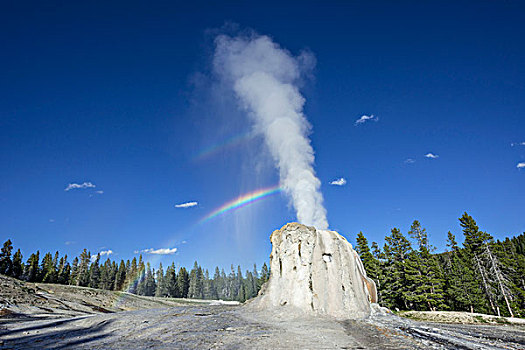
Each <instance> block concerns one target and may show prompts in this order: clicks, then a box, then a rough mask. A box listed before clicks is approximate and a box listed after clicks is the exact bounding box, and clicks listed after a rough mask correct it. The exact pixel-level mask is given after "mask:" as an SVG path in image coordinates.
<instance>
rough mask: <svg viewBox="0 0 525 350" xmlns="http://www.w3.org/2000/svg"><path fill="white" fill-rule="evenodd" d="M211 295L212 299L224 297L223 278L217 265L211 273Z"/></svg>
mask: <svg viewBox="0 0 525 350" xmlns="http://www.w3.org/2000/svg"><path fill="white" fill-rule="evenodd" d="M213 295H214V297H213V299H221V298H224V280H223V279H222V277H221V273H220V270H219V267H218V266H217V267H215V274H214V275H213Z"/></svg>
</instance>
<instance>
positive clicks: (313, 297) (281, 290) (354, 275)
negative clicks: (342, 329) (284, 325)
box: [252, 223, 377, 319]
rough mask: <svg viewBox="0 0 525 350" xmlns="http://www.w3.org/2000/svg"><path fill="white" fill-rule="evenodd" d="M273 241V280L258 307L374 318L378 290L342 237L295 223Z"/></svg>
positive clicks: (284, 229) (278, 233)
mask: <svg viewBox="0 0 525 350" xmlns="http://www.w3.org/2000/svg"><path fill="white" fill-rule="evenodd" d="M270 241H271V242H272V253H271V255H270V271H271V272H270V279H269V281H268V282H267V283H266V284H265V285H264V286H263V288H262V289H261V291H260V293H259V296H258V297H257V298H256V299H255V300H254V301H253V302H252V304H253V305H254V306H255V307H257V308H264V309H275V308H280V309H283V311H284V310H289V311H290V312H293V311H294V310H295V311H302V312H307V313H314V314H323V315H330V316H333V317H335V318H338V319H357V318H364V317H367V316H369V315H370V313H371V302H376V299H377V292H376V286H375V284H374V282H373V281H372V280H371V279H369V278H367V277H366V272H365V270H364V268H363V264H362V262H361V259H360V258H359V256H358V255H357V253H356V251H355V250H354V249H353V248H352V245H351V244H350V243H349V242H348V241H347V240H346V239H345V238H344V237H343V236H341V235H340V234H339V233H337V232H335V231H328V230H317V229H316V228H315V227H310V226H305V225H301V224H297V223H290V224H286V225H285V226H283V227H282V228H281V229H280V230H276V231H274V232H273V233H272V235H271V236H270Z"/></svg>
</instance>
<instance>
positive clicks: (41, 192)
mask: <svg viewBox="0 0 525 350" xmlns="http://www.w3.org/2000/svg"><path fill="white" fill-rule="evenodd" d="M2 8H3V10H2V11H0V12H1V14H0V29H1V30H0V43H1V47H2V55H1V56H0V63H1V66H2V79H0V96H1V97H0V101H1V102H0V119H1V122H0V123H1V124H0V135H1V140H0V142H1V153H0V160H1V164H2V172H1V175H0V176H1V184H0V238H1V239H2V242H3V241H5V240H6V239H7V238H11V239H12V240H13V241H14V245H15V247H19V248H21V249H22V251H23V253H24V260H25V259H26V258H27V257H28V255H29V253H31V252H33V251H35V250H37V249H40V251H41V252H42V251H55V250H59V251H60V252H61V253H67V254H68V255H70V256H75V255H78V254H79V253H80V251H81V249H82V248H84V247H86V248H88V249H89V250H90V251H91V252H92V253H96V252H99V251H104V250H106V251H107V250H111V251H112V252H113V253H112V254H111V256H110V257H111V258H112V259H117V260H120V259H129V258H132V257H133V256H137V255H136V254H134V252H135V251H140V250H145V249H151V248H153V249H154V250H155V249H168V248H169V249H173V248H177V252H176V253H175V254H170V255H159V254H151V253H149V254H148V253H146V252H145V253H144V256H145V257H146V259H147V260H148V261H151V262H152V263H154V264H156V263H158V262H159V261H162V262H163V263H167V262H171V261H175V262H176V264H179V265H183V266H191V265H192V263H193V261H194V260H195V259H197V260H198V261H199V262H200V263H201V264H202V265H204V266H205V267H208V268H212V267H214V266H215V265H219V266H221V267H226V268H227V267H228V266H229V265H230V264H231V263H233V264H235V265H237V264H241V265H242V266H243V267H244V268H251V265H252V264H253V263H257V264H258V265H260V264H262V262H264V261H268V255H269V253H270V243H269V235H270V233H271V232H272V230H274V229H278V228H280V227H281V226H282V225H283V224H285V223H286V222H290V221H294V220H295V213H294V211H293V209H292V208H291V207H290V206H289V201H288V199H287V198H286V197H285V196H284V195H282V194H274V195H272V196H269V197H267V198H265V199H263V200H260V201H258V202H256V203H254V204H252V205H249V206H246V207H243V208H240V209H238V210H235V211H230V212H228V213H226V214H224V215H222V216H219V217H217V218H214V219H212V220H207V221H205V222H201V221H202V218H204V217H205V216H206V215H208V214H209V213H210V212H212V211H213V210H215V209H216V208H218V207H220V206H221V205H223V204H224V203H225V202H227V201H230V200H232V199H235V198H236V197H238V196H240V195H242V194H244V193H247V192H251V191H255V190H258V189H260V188H266V187H270V186H273V185H276V184H277V183H278V182H279V178H278V172H277V171H276V170H275V168H274V164H273V161H272V160H271V157H270V156H269V154H268V152H267V150H266V148H265V146H264V143H263V142H262V140H261V139H260V138H259V137H239V135H241V136H243V135H246V134H247V133H249V132H250V130H251V123H250V120H249V119H248V118H246V116H245V114H244V113H243V112H242V111H240V110H239V109H238V108H237V104H236V101H235V99H234V98H233V97H232V96H228V95H227V94H226V95H223V94H222V93H221V91H220V90H218V89H217V84H216V79H215V78H214V76H213V74H212V71H211V60H212V55H213V39H214V38H215V36H216V35H217V34H220V33H221V32H223V31H224V30H228V31H230V32H231V31H232V29H231V28H232V27H234V26H235V25H237V26H238V28H240V29H241V30H244V29H246V28H251V29H253V30H255V31H256V32H258V33H259V34H262V35H268V36H270V37H271V38H272V39H273V40H274V41H275V42H277V43H279V45H281V47H282V48H285V49H287V50H289V51H290V52H291V53H292V54H294V55H297V54H298V53H299V52H300V51H301V50H304V49H306V50H308V51H309V52H311V53H313V55H315V58H316V61H317V64H316V66H315V68H314V70H313V72H312V75H311V77H309V79H307V80H306V81H305V82H304V85H303V86H302V89H301V92H302V94H303V96H304V97H305V98H306V104H305V110H304V112H305V114H306V116H307V118H308V120H309V121H310V123H311V125H312V133H311V134H310V139H311V143H312V146H313V148H314V150H315V155H316V160H315V169H316V171H317V175H318V177H319V179H320V180H321V181H322V186H321V191H322V193H323V195H324V203H325V207H326V209H327V212H328V221H329V223H330V228H331V229H335V230H338V231H339V232H340V233H342V234H343V235H345V236H346V237H347V238H348V239H349V240H350V241H351V242H353V241H354V240H355V236H356V234H357V233H358V232H359V231H363V232H364V233H365V235H366V236H367V237H368V239H369V240H370V241H373V240H375V241H379V242H382V241H383V237H384V236H385V235H386V234H388V233H389V232H390V229H391V228H392V227H399V228H400V229H401V230H402V231H403V232H405V233H406V231H408V228H409V227H410V224H411V222H412V221H413V220H414V219H418V220H420V221H421V223H422V224H423V226H424V227H426V228H427V231H428V232H429V235H430V239H431V243H433V244H434V245H435V246H437V248H438V250H439V251H441V250H443V249H444V248H445V240H446V233H447V231H449V230H451V231H452V232H454V233H456V234H458V235H459V233H460V229H459V225H458V221H457V218H458V217H460V216H461V214H462V213H463V212H464V211H467V212H468V213H470V214H471V215H472V216H473V217H474V218H475V219H476V220H477V221H478V224H479V226H480V227H481V229H482V230H485V231H488V232H489V233H491V234H492V235H493V236H495V237H496V238H504V237H507V236H512V235H517V234H520V233H522V232H524V231H525V222H524V219H523V218H524V216H525V215H524V214H525V209H524V207H525V206H524V204H523V198H525V186H524V184H525V165H524V167H523V168H519V167H518V165H519V164H520V163H524V162H525V144H523V145H522V144H521V143H525V64H524V63H523V62H525V41H524V40H523V38H524V37H525V25H524V23H525V6H524V4H523V2H520V1H506V2H480V1H477V2H464V1H455V2H424V4H423V3H422V2H407V1H401V2H396V3H395V4H394V3H393V2H362V3H357V2H353V3H348V2H332V3H329V4H322V5H321V4H320V3H317V4H316V3H314V2H307V1H302V2H294V1H292V2H278V3H274V4H272V3H269V2H264V3H263V2H248V1H238V2H231V3H229V4H218V3H215V4H212V3H211V2H210V3H207V2H193V3H192V4H188V3H179V2H173V1H166V2H152V3H148V4H145V3H142V4H141V3H134V2H121V3H119V2H111V4H107V2H90V3H89V4H78V3H76V4H75V3H67V2H56V3H47V4H42V3H41V2H33V3H32V2H23V3H21V2H10V3H4V4H3V5H2ZM234 24H235V25H234ZM225 28H227V29H225ZM372 115H373V116H374V118H372V119H368V120H366V121H365V122H363V123H357V124H356V121H357V120H358V119H360V118H361V117H362V116H372ZM236 136H237V138H238V139H240V141H239V142H237V143H236V144H234V145H233V146H231V147H223V148H219V149H218V150H217V151H216V152H215V153H213V154H212V155H210V156H209V157H201V158H199V157H198V154H199V152H202V151H203V150H206V149H208V148H209V147H211V146H213V145H221V144H224V142H225V141H226V140H228V139H230V138H232V137H236ZM429 153H432V154H433V155H436V156H438V157H437V158H429V157H425V155H427V154H429ZM408 159H411V161H408ZM341 177H343V178H345V179H346V184H345V185H344V186H337V185H330V182H331V181H334V180H336V179H339V178H341ZM73 183H76V184H83V183H91V184H93V185H94V186H96V187H94V188H93V187H86V188H73V189H71V190H68V191H65V189H66V188H67V187H68V185H69V184H73ZM97 191H103V193H97ZM192 201H195V202H198V204H197V205H196V206H193V207H189V208H176V207H175V205H176V204H180V203H186V202H192ZM165 252H166V251H165Z"/></svg>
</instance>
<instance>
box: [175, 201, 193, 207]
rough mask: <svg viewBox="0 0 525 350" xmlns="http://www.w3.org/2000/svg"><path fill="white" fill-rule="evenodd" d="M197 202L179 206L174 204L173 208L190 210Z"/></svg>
mask: <svg viewBox="0 0 525 350" xmlns="http://www.w3.org/2000/svg"><path fill="white" fill-rule="evenodd" d="M197 204H199V203H197V202H186V203H180V204H175V208H191V207H194V206H196V205H197Z"/></svg>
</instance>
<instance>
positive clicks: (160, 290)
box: [155, 263, 168, 297]
mask: <svg viewBox="0 0 525 350" xmlns="http://www.w3.org/2000/svg"><path fill="white" fill-rule="evenodd" d="M167 295H168V293H167V290H166V279H165V278H164V269H163V268H162V263H160V264H159V269H158V270H157V288H156V289H155V296H156V297H165V296H167Z"/></svg>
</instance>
